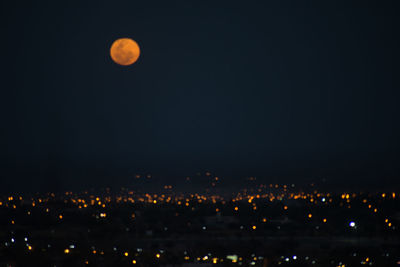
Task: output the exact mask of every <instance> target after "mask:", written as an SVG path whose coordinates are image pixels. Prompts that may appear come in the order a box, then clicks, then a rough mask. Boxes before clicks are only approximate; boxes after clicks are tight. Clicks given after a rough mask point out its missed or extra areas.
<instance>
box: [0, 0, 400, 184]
mask: <svg viewBox="0 0 400 267" xmlns="http://www.w3.org/2000/svg"><path fill="white" fill-rule="evenodd" d="M396 2H397V4H396ZM398 3H399V2H398V1H392V2H390V1H360V2H357V1H260V2H259V3H255V2H252V1H210V2H207V1H180V2H175V1H125V2H123V1H103V2H102V1H77V2H73V1H64V0H62V1H2V2H1V13H0V28H1V47H0V48H1V80H0V109H1V115H0V116H1V117H0V122H1V131H0V146H1V147H0V148H1V149H0V157H1V158H0V159H1V172H0V177H1V178H0V188H1V190H2V191H7V190H43V191H44V190H68V189H74V188H88V187H92V186H107V185H110V186H120V185H126V186H128V185H129V181H130V179H132V177H133V175H134V174H135V173H152V174H153V175H154V176H158V177H160V178H161V179H165V181H166V182H167V181H172V180H176V179H181V178H182V177H186V176H191V175H194V174H195V173H197V172H204V171H206V170H207V171H211V172H213V173H215V174H218V175H220V176H221V177H224V178H225V179H238V177H242V176H243V177H244V176H258V177H265V178H266V179H269V178H271V179H275V180H276V179H278V180H279V181H283V182H285V181H298V182H300V183H301V182H302V181H308V180H309V179H311V180H313V179H315V180H318V179H321V178H322V177H323V178H327V179H328V180H330V181H337V183H338V184H339V183H343V182H344V181H351V182H353V183H359V184H370V185H373V186H379V185H380V184H381V183H383V182H385V183H386V184H390V183H394V184H395V185H396V186H399V179H398V177H399V175H400V167H399V166H400V164H399V160H400V154H399V153H400V142H399V137H400V123H399V121H400V120H399V115H400V107H399V104H398V103H399V100H400V93H399V85H400V83H399V59H400V56H399V48H400V38H399V27H398V25H400V23H399V22H400V21H399V20H400V17H399V16H398V14H399V10H400V9H399V7H400V6H399V4H398ZM121 37H129V38H132V39H134V40H136V41H137V42H138V44H139V45H140V48H141V56H140V58H139V60H138V61H137V62H136V63H135V64H133V65H131V66H128V67H124V66H119V65H117V64H115V63H114V62H113V61H112V60H111V58H110V56H109V49H110V46H111V44H112V43H113V41H114V40H116V39H117V38H121Z"/></svg>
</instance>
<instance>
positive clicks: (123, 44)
mask: <svg viewBox="0 0 400 267" xmlns="http://www.w3.org/2000/svg"><path fill="white" fill-rule="evenodd" d="M139 55H140V48H139V45H138V44H137V43H136V42H135V41H134V40H132V39H130V38H120V39H117V40H115V41H114V43H113V44H112V45H111V48H110V56H111V59H112V60H113V61H114V62H115V63H117V64H119V65H122V66H129V65H132V64H133V63H135V62H136V60H138V58H139Z"/></svg>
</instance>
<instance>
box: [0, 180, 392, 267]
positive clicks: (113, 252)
mask: <svg viewBox="0 0 400 267" xmlns="http://www.w3.org/2000/svg"><path fill="white" fill-rule="evenodd" d="M399 197H400V196H399V195H398V194H396V192H385V193H383V192H379V193H352V192H346V193H339V194H337V193H336V194H334V193H329V192H318V191H316V190H313V191H312V192H302V191H300V190H295V189H294V188H291V187H290V186H279V185H260V186H258V187H256V188H253V189H249V190H241V191H240V192H237V193H235V194H226V193H225V194H218V193H217V192H212V191H208V192H207V193H202V194H196V193H185V194H183V193H182V194H181V193H176V192H173V191H172V189H171V187H169V186H165V188H164V190H163V191H160V192H158V193H157V194H156V193H152V194H146V193H143V192H136V191H130V190H127V189H123V190H121V191H118V192H111V191H110V190H104V191H102V192H97V193H94V192H82V193H73V192H66V193H64V194H53V193H47V194H42V195H40V194H36V195H33V196H20V195H12V196H11V195H9V196H4V197H2V198H1V199H0V266H60V267H61V266H135V265H136V266H214V265H219V266H268V267H271V266H364V265H366V266H379V267H380V266H400V249H399V248H400V239H399V236H400V235H399V229H398V226H399V222H400V205H399V204H400V201H399Z"/></svg>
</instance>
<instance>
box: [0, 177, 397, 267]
mask: <svg viewBox="0 0 400 267" xmlns="http://www.w3.org/2000/svg"><path fill="white" fill-rule="evenodd" d="M215 181H218V177H215ZM268 188H272V189H277V188H280V189H281V190H280V191H278V192H276V191H274V192H263V191H266V190H267V189H268ZM164 189H166V190H169V189H172V186H170V185H166V186H164ZM289 189H290V187H288V186H286V185H284V186H279V185H272V184H270V185H269V186H267V185H261V186H260V187H259V188H258V189H257V190H256V192H257V193H254V191H252V192H250V191H247V190H243V191H241V192H238V193H236V194H234V195H232V196H229V197H227V196H221V195H207V194H199V193H193V194H171V193H168V192H165V193H157V194H149V193H147V194H135V193H134V192H133V191H129V192H128V193H127V194H124V195H118V196H109V195H107V196H95V195H91V194H89V193H88V192H85V193H83V194H74V193H72V192H66V193H65V194H64V195H63V196H56V195H55V194H54V193H50V194H48V195H47V196H45V197H31V198H23V197H22V196H8V197H6V198H4V199H0V206H1V207H3V208H9V209H13V210H15V209H18V208H20V207H24V208H25V209H26V208H27V207H29V210H27V211H26V215H28V216H31V215H32V214H33V213H34V212H35V211H36V210H37V209H41V210H42V211H45V212H46V213H50V214H52V216H54V218H56V219H57V220H58V221H59V222H60V223H63V221H64V220H67V218H68V216H67V215H65V214H64V213H63V211H62V210H59V209H56V208H54V207H53V206H48V205H47V204H48V203H52V202H53V201H54V200H62V201H63V202H64V203H65V204H73V205H72V206H73V207H76V208H77V209H79V210H84V209H88V208H96V210H93V214H92V215H93V216H94V217H95V218H96V219H99V220H102V219H103V220H104V221H105V222H107V220H108V219H109V218H112V213H108V211H107V210H106V209H108V208H109V206H110V205H111V204H112V205H114V204H136V203H140V204H146V205H152V206H153V205H155V206H157V205H165V204H169V205H175V206H179V207H181V208H190V209H191V210H195V209H196V208H197V206H198V205H199V204H211V205H214V206H213V207H214V208H213V209H212V210H215V213H217V214H220V213H222V212H223V211H224V209H225V207H229V209H230V211H232V212H233V216H235V215H236V214H239V212H240V211H242V210H243V209H247V210H253V211H257V210H258V209H260V207H262V206H263V205H265V206H268V205H270V204H271V202H275V203H282V206H280V207H281V208H282V213H283V214H285V212H288V211H290V210H291V209H292V207H293V206H291V204H290V203H291V201H303V203H307V205H309V206H310V207H311V208H312V207H314V206H318V207H319V206H323V207H325V206H327V205H331V204H332V203H334V204H339V206H341V207H344V208H346V209H347V208H351V206H352V204H353V203H356V202H360V203H362V205H365V206H366V207H367V208H368V210H371V211H372V214H379V213H382V214H383V212H382V210H381V209H379V212H378V208H379V204H380V203H381V201H385V200H388V199H395V198H396V194H395V193H394V192H392V193H380V194H379V198H380V199H379V201H374V202H372V201H371V200H370V199H369V198H368V197H365V198H363V199H362V200H361V201H360V199H359V197H360V194H357V193H343V194H340V195H339V197H337V196H336V195H333V194H331V193H322V192H317V191H314V192H312V193H305V192H298V193H293V192H290V191H289ZM332 205H333V204H332ZM311 208H310V209H311ZM367 208H365V209H367ZM313 213H314V212H307V213H304V214H302V216H303V218H305V220H307V221H313V220H318V222H322V223H328V219H327V218H325V217H322V218H321V217H318V216H317V215H315V214H316V213H314V214H313ZM176 214H178V213H176ZM383 215H384V214H383ZM129 216H130V219H132V220H135V219H136V215H135V212H132V213H130V215H129ZM384 218H385V219H384V225H385V227H387V228H389V229H395V225H394V224H395V222H396V221H395V220H394V219H393V218H391V217H390V216H389V217H384ZM347 219H348V227H349V228H350V229H352V230H351V231H357V228H358V227H362V226H359V224H360V225H362V224H361V222H359V221H358V220H356V218H353V219H354V220H355V221H353V220H351V219H352V218H347ZM260 220H261V222H262V223H267V222H268V223H269V222H270V219H269V218H268V216H266V217H262V218H261V219H260ZM9 222H10V224H11V225H14V224H16V219H15V218H9ZM259 222H260V221H257V222H252V223H251V224H250V225H241V226H240V229H248V230H252V231H254V232H255V233H257V231H259V230H258V229H260V228H262V227H260V225H262V224H261V222H260V224H259V225H258V223H259ZM329 222H330V220H329ZM17 223H18V221H17ZM328 224H329V223H328ZM202 230H204V231H207V227H206V226H202ZM388 231H389V230H388ZM15 242H16V238H14V237H12V238H11V239H10V241H7V242H6V246H10V245H12V244H13V243H15ZM24 242H25V246H26V250H27V251H28V252H32V251H34V250H35V249H36V248H37V247H36V246H35V244H32V243H28V238H25V239H24ZM49 246H50V245H49ZM74 249H75V246H74V245H71V246H69V247H67V248H64V249H63V250H62V252H63V253H64V254H65V255H66V256H67V255H69V254H73V253H74ZM119 253H121V252H119ZM122 253H123V254H122V255H123V257H127V258H130V261H131V262H132V264H137V263H138V262H139V261H140V259H139V258H140V257H138V254H139V253H140V252H138V251H137V252H134V253H130V252H129V251H124V252H122ZM91 254H93V255H104V254H105V252H104V250H101V249H100V250H99V249H96V248H93V249H92V250H91ZM162 255H163V252H160V251H159V252H156V253H155V254H154V258H155V259H162ZM183 259H184V260H185V261H191V260H195V261H202V262H211V263H213V264H216V263H220V262H223V261H224V260H225V261H226V260H229V261H231V262H233V263H236V262H242V261H243V257H239V256H237V255H227V256H226V257H225V258H224V257H217V256H213V255H212V254H211V253H210V254H207V255H204V256H197V255H196V256H190V255H188V254H185V255H184V257H183ZM298 259H299V256H297V255H292V256H286V257H283V258H282V260H281V261H280V262H281V263H283V262H288V261H296V260H298ZM304 259H305V260H310V262H311V263H312V264H315V262H316V259H310V258H304ZM250 260H251V261H250V264H252V262H256V261H257V260H262V257H261V256H260V257H256V256H254V257H251V258H250ZM86 262H88V261H87V260H86ZM361 264H372V260H371V258H370V257H366V258H364V259H362V260H361ZM337 266H347V265H345V264H344V263H342V262H338V265H337Z"/></svg>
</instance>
